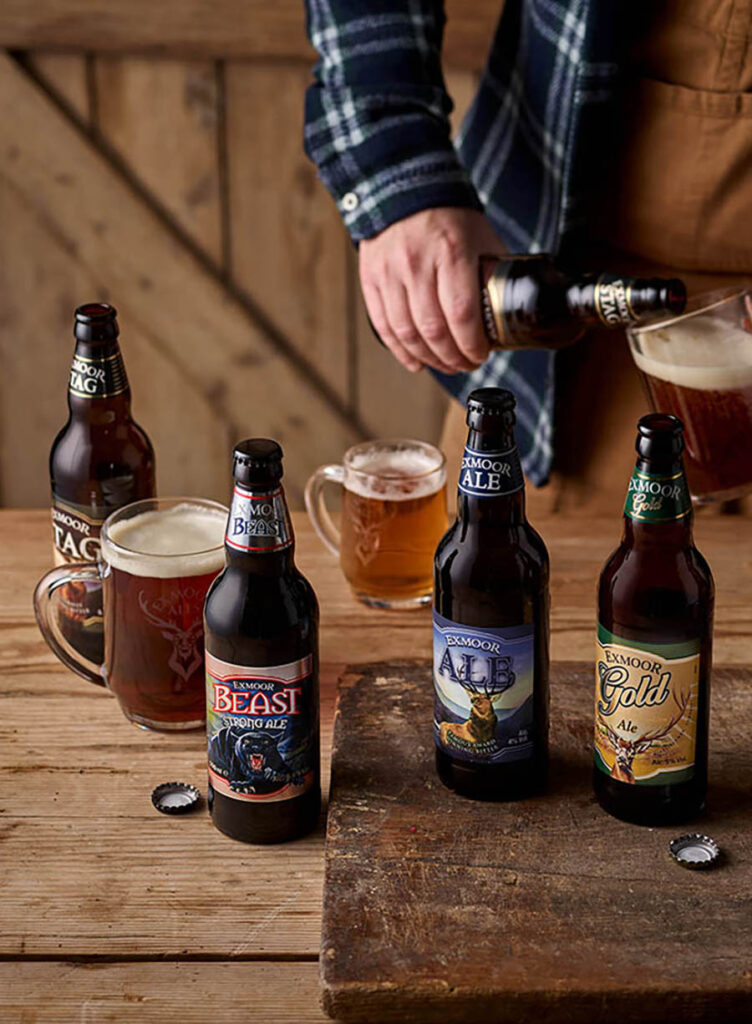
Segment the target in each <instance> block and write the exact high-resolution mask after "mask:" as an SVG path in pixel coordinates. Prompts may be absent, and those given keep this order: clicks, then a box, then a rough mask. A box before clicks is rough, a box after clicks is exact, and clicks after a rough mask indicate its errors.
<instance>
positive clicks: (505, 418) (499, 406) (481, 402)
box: [466, 388, 517, 430]
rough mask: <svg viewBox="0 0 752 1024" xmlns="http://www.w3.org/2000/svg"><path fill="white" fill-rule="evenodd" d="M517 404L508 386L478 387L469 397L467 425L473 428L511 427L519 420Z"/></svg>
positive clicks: (496, 428) (493, 428)
mask: <svg viewBox="0 0 752 1024" xmlns="http://www.w3.org/2000/svg"><path fill="white" fill-rule="evenodd" d="M515 405H516V400H515V397H514V395H513V394H512V392H511V391H507V390H506V388H476V389H475V391H471V392H470V395H469V396H468V399H467V416H466V422H467V425H468V427H471V428H472V429H473V430H498V429H499V428H503V429H510V428H511V427H513V426H514V424H515V423H516V422H517V417H516V416H515V414H514V407H515Z"/></svg>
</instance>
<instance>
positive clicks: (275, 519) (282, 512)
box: [225, 484, 293, 551]
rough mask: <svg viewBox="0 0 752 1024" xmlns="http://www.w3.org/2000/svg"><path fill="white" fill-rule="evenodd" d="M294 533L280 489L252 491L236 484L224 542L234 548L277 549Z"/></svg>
mask: <svg viewBox="0 0 752 1024" xmlns="http://www.w3.org/2000/svg"><path fill="white" fill-rule="evenodd" d="M292 541H293V533H292V524H291V523H290V516H289V513H288V511H287V505H286V503H285V499H284V497H283V496H282V490H281V489H279V490H276V491H274V492H272V493H271V494H270V493H268V492H267V493H260V494H252V493H251V492H250V491H247V490H245V488H243V487H241V486H240V485H239V484H235V487H234V489H233V494H232V505H231V507H230V515H229V517H228V519H227V530H226V532H225V542H226V543H227V544H229V545H230V547H231V548H235V550H236V551H280V550H281V549H282V548H287V547H289V546H290V545H291V544H292Z"/></svg>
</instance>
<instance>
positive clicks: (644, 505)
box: [624, 469, 692, 523]
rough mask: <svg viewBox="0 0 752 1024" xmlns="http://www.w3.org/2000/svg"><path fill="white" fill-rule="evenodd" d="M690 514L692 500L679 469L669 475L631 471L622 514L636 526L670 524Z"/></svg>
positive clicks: (681, 471)
mask: <svg viewBox="0 0 752 1024" xmlns="http://www.w3.org/2000/svg"><path fill="white" fill-rule="evenodd" d="M691 511H692V499H691V498H690V496H689V488H688V487H687V481H686V479H685V477H684V471H683V470H679V472H678V473H675V474H673V475H672V476H665V475H663V474H660V473H645V472H643V471H642V470H641V469H635V471H634V472H633V473H632V479H631V480H630V481H629V487H628V489H627V499H626V501H625V502H624V515H625V516H629V518H630V519H636V520H637V522H640V523H673V522H676V520H678V519H684V518H685V517H686V516H688V515H689V514H690V512H691Z"/></svg>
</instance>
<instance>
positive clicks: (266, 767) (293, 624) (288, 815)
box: [204, 438, 321, 843]
mask: <svg viewBox="0 0 752 1024" xmlns="http://www.w3.org/2000/svg"><path fill="white" fill-rule="evenodd" d="M233 476H234V487H233V496H232V503H231V507H230V514H229V517H228V520H227V530H226V532H225V558H226V563H227V564H226V567H225V569H224V570H223V572H222V573H221V574H220V575H219V576H218V577H217V579H216V580H215V581H214V583H213V584H212V586H211V587H210V589H209V592H208V594H207V596H206V604H205V607H204V638H205V643H206V729H207V742H208V757H209V809H210V811H211V815H212V820H213V821H214V824H215V825H216V826H217V828H218V829H219V830H220V831H221V832H224V833H225V834H226V835H228V836H231V837H232V838H233V839H240V840H242V841H244V842H247V843H281V842H285V841H286V840H288V839H295V838H296V837H298V836H302V835H305V834H306V833H307V832H310V831H311V829H313V828H314V827H315V826H316V823H317V821H318V816H319V811H320V808H321V785H320V779H319V680H318V671H319V665H318V623H319V612H318V603H317V601H316V595H315V594H314V592H313V589H312V587H311V585H310V583H309V582H308V580H306V579H305V577H304V576H303V575H302V574H301V573H300V572H299V571H298V569H297V568H296V566H295V542H294V538H293V533H292V524H291V522H290V515H289V512H288V511H287V503H286V502H285V496H284V493H283V491H282V487H281V484H280V481H281V479H282V449H281V448H280V446H279V445H278V444H277V443H276V442H275V441H269V440H266V439H265V438H255V439H250V440H248V441H242V442H241V443H240V444H239V445H237V447H236V448H235V451H234V465H233Z"/></svg>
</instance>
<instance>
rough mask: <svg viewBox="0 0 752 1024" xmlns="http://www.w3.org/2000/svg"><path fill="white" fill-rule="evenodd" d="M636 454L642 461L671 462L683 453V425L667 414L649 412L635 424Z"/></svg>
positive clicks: (677, 419)
mask: <svg viewBox="0 0 752 1024" xmlns="http://www.w3.org/2000/svg"><path fill="white" fill-rule="evenodd" d="M635 448H636V450H637V454H638V455H640V456H641V457H642V458H643V459H656V460H657V459H660V460H661V461H664V460H665V461H673V460H674V459H677V458H678V457H679V456H680V455H681V453H682V452H683V451H684V424H683V423H682V421H681V420H680V419H679V417H678V416H672V415H671V414H670V413H667V412H651V413H648V415H647V416H643V417H642V419H641V420H640V421H639V423H638V424H637V441H636V442H635Z"/></svg>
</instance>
